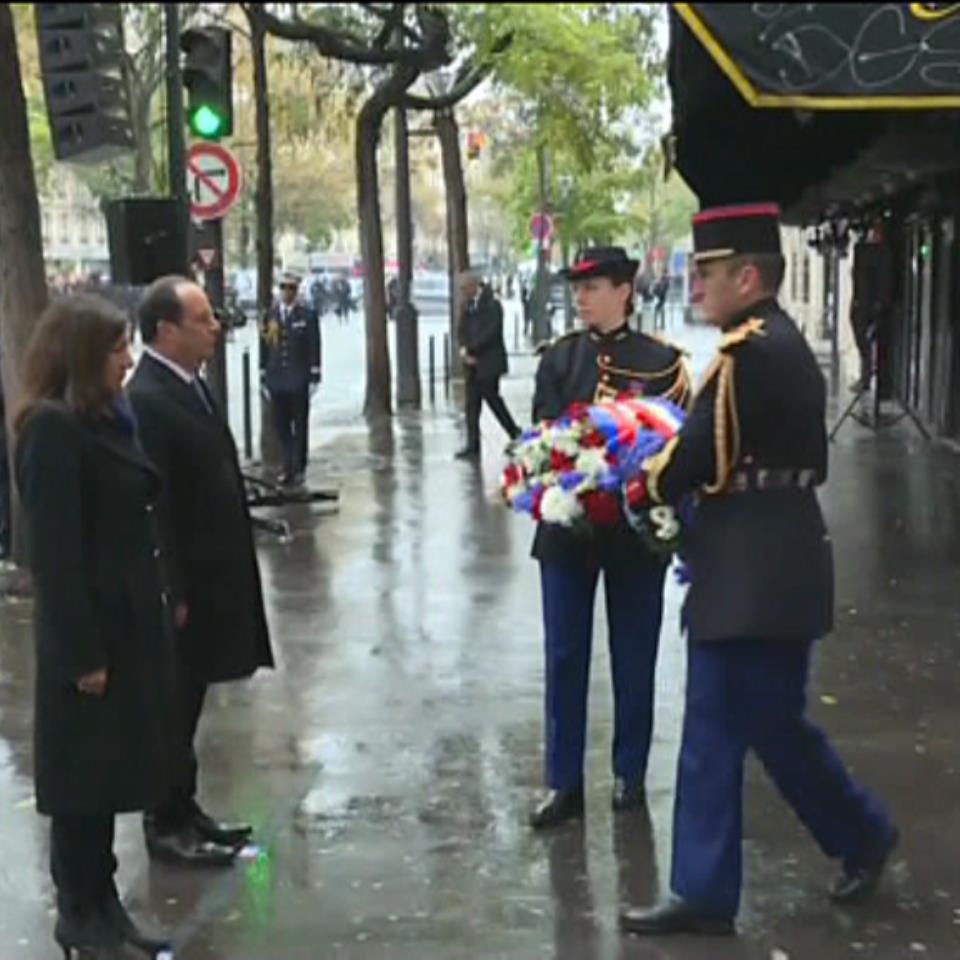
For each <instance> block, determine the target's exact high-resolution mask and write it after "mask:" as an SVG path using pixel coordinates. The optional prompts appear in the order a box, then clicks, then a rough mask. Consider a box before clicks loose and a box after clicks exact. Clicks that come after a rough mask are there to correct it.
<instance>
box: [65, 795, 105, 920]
mask: <svg viewBox="0 0 960 960" xmlns="http://www.w3.org/2000/svg"><path fill="white" fill-rule="evenodd" d="M113 828H114V816H113V814H112V813H108V814H102V815H101V814H90V815H81V814H71V815H68V816H54V817H53V818H52V819H51V824H50V875H51V876H52V877H53V883H54V885H55V886H56V888H57V907H58V909H59V910H60V912H61V913H62V914H64V915H69V916H72V917H77V918H79V919H81V920H82V919H83V918H85V917H87V916H89V915H90V914H91V913H92V912H93V911H94V910H96V909H97V907H98V906H99V905H100V904H101V903H103V901H104V900H105V899H106V896H107V894H108V892H109V891H110V889H111V887H112V885H113V874H114V872H115V871H116V869H117V861H116V858H115V857H114V855H113Z"/></svg>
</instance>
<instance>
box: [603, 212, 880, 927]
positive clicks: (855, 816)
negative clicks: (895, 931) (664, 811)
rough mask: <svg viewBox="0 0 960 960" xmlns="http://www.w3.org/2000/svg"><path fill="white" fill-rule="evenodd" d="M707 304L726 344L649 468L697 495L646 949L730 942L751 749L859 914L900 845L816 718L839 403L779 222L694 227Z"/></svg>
mask: <svg viewBox="0 0 960 960" xmlns="http://www.w3.org/2000/svg"><path fill="white" fill-rule="evenodd" d="M693 232H694V261H695V263H696V269H697V273H696V278H695V286H694V301H695V302H696V303H698V305H699V308H700V310H701V312H702V314H703V316H704V319H705V320H706V321H707V322H708V323H710V324H712V325H714V326H718V327H720V328H721V330H722V331H723V334H724V336H723V339H722V340H721V343H720V350H719V354H718V356H717V358H716V360H715V361H714V363H713V366H712V367H711V368H710V369H709V371H708V372H707V374H706V376H705V378H704V380H703V384H702V386H701V387H700V390H699V392H698V394H697V396H696V399H695V401H694V405H693V409H692V412H691V414H690V416H689V418H688V419H687V422H686V424H685V425H684V427H683V429H682V430H681V431H680V433H679V435H678V437H677V438H676V439H675V440H674V441H672V442H671V444H669V445H668V446H667V447H666V448H665V449H664V451H663V452H662V453H661V454H659V455H658V456H657V457H655V458H653V459H652V460H651V461H650V462H648V465H647V466H648V486H649V491H650V495H651V498H652V499H653V500H654V501H656V502H668V503H672V502H677V501H678V500H680V498H682V497H684V496H685V495H687V494H695V495H696V497H697V505H696V509H695V514H694V519H693V521H692V523H691V525H690V528H689V530H688V536H687V543H686V546H685V551H686V559H687V562H688V564H689V566H690V575H691V578H692V582H691V587H690V592H689V594H688V596H687V601H686V605H685V608H684V622H685V626H686V630H687V633H688V644H689V649H688V676H687V694H686V715H685V720H684V727H683V741H682V746H681V753H680V762H679V768H678V773H677V790H676V800H675V812H674V836H673V872H672V879H671V887H672V891H673V897H672V898H671V899H669V900H667V901H666V902H664V903H662V904H660V905H659V906H656V907H653V908H651V909H645V910H629V911H627V912H626V913H624V914H623V916H622V918H621V922H622V924H623V926H624V928H625V929H627V930H629V931H631V932H633V933H637V934H666V933H704V934H722V933H732V932H733V931H734V923H733V921H734V917H735V915H736V912H737V908H738V904H739V899H740V885H741V839H742V827H741V815H742V811H741V806H742V798H741V792H742V786H743V762H744V758H745V755H746V752H747V750H748V749H752V750H753V751H754V752H755V753H756V755H757V757H758V758H759V760H760V762H761V763H762V764H763V765H764V767H765V768H766V770H767V772H768V773H769V774H770V776H771V777H772V779H773V781H774V783H775V784H776V786H777V788H778V789H779V791H780V792H781V794H783V796H784V798H785V799H786V800H787V802H788V803H789V804H790V806H792V807H793V809H794V811H795V812H796V814H797V816H798V817H799V818H800V820H801V822H802V823H803V824H804V825H805V826H806V827H807V828H808V829H809V830H810V832H811V833H812V834H813V836H814V838H815V840H816V841H817V843H818V844H819V846H820V847H821V849H822V850H823V851H824V853H826V854H827V856H829V857H834V858H837V859H839V860H840V861H841V862H842V866H843V871H842V874H841V876H840V877H839V879H838V880H837V882H836V883H835V884H834V886H833V889H832V891H831V896H832V899H833V900H834V901H835V902H839V903H851V902H855V901H857V900H859V899H861V898H863V897H864V896H865V895H867V894H868V893H870V892H871V891H872V890H873V888H874V887H875V886H876V884H877V882H878V880H879V878H880V875H881V873H882V871H883V869H884V866H885V865H886V863H887V861H888V859H889V857H890V854H891V852H892V851H893V849H894V847H895V846H896V843H897V838H898V834H897V830H896V828H895V826H894V825H893V824H892V823H891V820H890V817H889V815H888V813H887V811H886V810H885V809H884V806H883V805H882V804H881V803H880V801H879V800H878V799H877V798H875V797H874V796H872V795H871V794H870V793H868V792H867V791H866V790H865V789H864V788H863V787H861V786H860V785H859V784H857V783H856V782H855V781H854V780H853V779H851V777H850V775H849V774H848V773H847V771H846V769H845V768H844V765H843V763H842V762H841V760H840V758H839V757H838V756H837V754H836V752H835V751H834V749H833V747H832V746H831V744H830V743H829V741H828V740H827V738H826V736H825V735H824V733H823V732H822V731H821V730H820V729H818V728H817V727H816V726H815V725H814V724H813V723H811V722H810V720H809V719H807V717H806V716H805V705H806V686H807V677H808V672H809V667H810V658H811V653H812V647H813V642H814V641H815V640H817V639H819V638H821V637H823V636H825V635H826V634H827V633H829V632H830V629H831V627H832V623H833V560H832V552H831V545H830V539H829V536H828V534H827V530H826V527H825V525H824V521H823V517H822V515H821V512H820V507H819V504H818V502H817V496H816V493H815V489H814V488H815V487H816V486H818V485H820V484H822V483H823V482H824V480H825V479H826V475H827V439H826V431H825V428H824V414H825V403H826V388H825V384H824V379H823V376H822V374H821V373H820V369H819V367H818V365H817V361H816V358H815V357H814V355H813V352H812V351H811V350H810V347H809V346H808V344H807V342H806V341H805V340H804V339H803V337H802V335H801V334H800V332H799V330H798V328H797V325H796V324H795V323H794V321H793V320H792V319H791V318H790V317H789V316H788V315H787V314H786V313H784V311H783V310H782V309H781V308H780V306H779V305H778V303H777V299H776V295H777V291H778V289H779V286H780V283H781V281H782V278H783V257H782V255H781V253H780V232H779V210H778V208H777V207H776V206H775V205H772V204H752V205H749V206H740V207H725V208H719V209H715V210H707V211H704V212H703V213H700V214H698V215H697V216H696V217H695V218H694V222H693Z"/></svg>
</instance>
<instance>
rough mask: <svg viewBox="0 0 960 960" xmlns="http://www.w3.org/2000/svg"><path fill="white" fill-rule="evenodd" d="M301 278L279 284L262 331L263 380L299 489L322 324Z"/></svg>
mask: <svg viewBox="0 0 960 960" xmlns="http://www.w3.org/2000/svg"><path fill="white" fill-rule="evenodd" d="M299 286H300V284H299V278H298V277H297V276H295V275H294V274H291V273H287V274H284V276H283V277H282V278H281V280H280V302H279V303H276V304H274V305H273V307H272V308H271V310H270V313H269V315H268V317H267V320H266V322H265V323H264V324H263V326H262V328H261V330H260V377H261V379H262V382H263V385H264V387H265V388H266V389H267V390H268V391H269V394H270V402H271V405H272V407H273V418H274V423H275V425H276V429H277V434H278V436H279V438H280V444H281V446H282V447H283V477H282V479H281V483H283V484H284V485H285V486H299V485H301V484H302V483H303V481H304V475H305V474H306V471H307V449H308V438H309V432H310V431H309V427H310V398H311V397H312V396H313V394H314V392H315V391H316V389H317V387H318V386H319V385H320V321H319V320H318V319H317V313H316V311H315V310H312V309H311V308H310V307H308V306H307V305H306V304H305V303H302V302H301V301H299V300H298V299H297V291H298V289H299Z"/></svg>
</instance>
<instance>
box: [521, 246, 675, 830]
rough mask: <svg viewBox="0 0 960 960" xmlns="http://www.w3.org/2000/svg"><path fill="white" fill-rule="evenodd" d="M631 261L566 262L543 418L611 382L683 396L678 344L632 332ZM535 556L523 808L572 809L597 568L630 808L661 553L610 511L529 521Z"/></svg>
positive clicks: (649, 696) (646, 703)
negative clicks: (529, 749)
mask: <svg viewBox="0 0 960 960" xmlns="http://www.w3.org/2000/svg"><path fill="white" fill-rule="evenodd" d="M636 272H637V262H636V261H635V260H630V259H628V258H627V255H626V253H625V251H624V250H623V249H622V248H621V247H597V248H594V249H588V250H585V251H584V252H583V253H582V254H581V255H580V256H579V257H578V260H577V262H576V264H575V265H574V266H573V267H572V268H571V269H570V270H569V271H568V272H567V279H568V280H569V281H570V282H571V283H573V285H574V289H575V296H576V302H577V310H578V313H579V315H580V319H581V321H582V322H583V323H584V324H585V325H586V326H585V328H584V329H582V330H579V331H577V332H574V333H570V334H567V335H566V336H563V337H560V338H559V339H558V340H556V341H555V342H554V343H553V344H552V345H551V346H549V347H548V348H547V349H546V351H545V352H544V354H543V356H542V358H541V360H540V365H539V368H538V370H537V380H536V393H535V396H534V400H533V419H534V421H540V420H545V419H554V418H556V417H559V416H560V415H561V414H563V413H564V412H565V411H566V410H567V408H568V407H569V406H570V405H571V404H573V403H574V402H577V401H581V402H587V403H590V402H594V401H597V400H604V399H612V398H615V397H616V396H618V395H619V394H620V393H623V392H631V393H638V394H639V393H642V394H645V395H648V396H659V397H667V398H669V399H671V400H673V401H675V402H676V403H678V404H681V405H682V404H684V403H685V402H686V400H687V397H688V393H689V380H688V376H687V371H686V364H685V362H684V358H683V354H682V352H681V351H680V350H678V349H677V348H676V347H672V346H669V345H667V344H664V343H662V342H660V341H658V340H655V339H653V338H652V337H649V336H646V335H644V334H641V333H635V332H633V331H632V330H631V329H630V327H629V326H628V323H627V321H628V318H629V317H630V316H631V314H632V313H633V302H632V301H633V283H634V277H635V275H636ZM533 556H534V557H535V558H536V559H537V560H539V561H540V574H541V588H542V597H543V621H544V633H545V647H546V675H547V677H546V679H547V683H546V774H547V782H548V786H549V788H550V789H549V792H548V793H547V795H546V797H545V799H544V800H543V801H542V802H541V803H540V805H539V806H538V807H537V809H536V810H535V811H534V813H533V814H532V816H531V820H530V823H531V826H533V827H534V828H535V829H541V828H545V827H553V826H556V825H558V824H560V823H563V822H564V821H566V820H569V819H571V818H574V817H581V816H582V815H583V754H584V739H585V732H586V720H587V687H588V680H589V672H590V648H591V641H592V632H593V608H594V597H595V594H596V589H597V581H598V579H599V576H600V571H601V570H602V571H603V577H604V588H605V592H606V600H607V604H606V605H607V622H608V626H609V643H610V659H611V665H612V672H613V689H614V704H615V708H614V738H613V772H614V777H615V787H614V794H613V807H614V809H615V810H635V809H638V808H642V807H643V805H644V803H645V799H646V795H645V789H644V777H645V775H646V768H647V754H648V751H649V748H650V734H651V729H652V725H653V679H654V666H655V664H656V658H657V646H658V642H659V637H660V621H661V615H662V604H663V581H664V572H665V563H664V561H663V560H662V559H660V558H658V557H656V556H655V555H654V554H652V553H651V552H650V550H649V549H648V548H647V546H646V545H645V544H644V542H643V540H642V539H641V538H640V536H639V535H638V534H637V533H636V532H635V531H634V530H633V529H632V528H631V527H629V526H628V525H627V523H626V522H625V521H624V520H623V519H622V518H621V521H620V523H619V524H617V525H615V526H612V527H609V528H602V529H597V530H596V531H595V532H593V533H592V534H591V535H589V536H585V535H584V534H582V533H579V532H574V531H573V530H570V529H568V528H566V527H562V526H559V525H557V524H550V523H541V524H540V525H539V526H538V528H537V533H536V538H535V540H534V544H533Z"/></svg>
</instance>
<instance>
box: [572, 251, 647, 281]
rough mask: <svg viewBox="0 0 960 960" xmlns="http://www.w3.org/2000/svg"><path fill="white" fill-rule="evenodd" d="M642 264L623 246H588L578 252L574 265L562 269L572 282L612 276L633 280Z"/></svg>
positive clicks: (618, 278) (616, 278) (615, 278)
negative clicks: (629, 254) (630, 255)
mask: <svg viewBox="0 0 960 960" xmlns="http://www.w3.org/2000/svg"><path fill="white" fill-rule="evenodd" d="M639 266H640V264H639V262H638V261H637V260H631V259H630V258H629V257H628V256H627V251H626V250H624V249H623V247H587V248H586V249H585V250H581V251H580V253H579V254H577V259H576V260H575V261H574V264H573V266H572V267H569V268H568V269H566V270H561V271H560V276H561V277H563V278H564V279H566V280H569V281H570V283H576V282H577V281H578V280H586V279H588V278H590V277H610V278H612V279H614V280H633V278H634V277H635V276H636V273H637V267H639Z"/></svg>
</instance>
